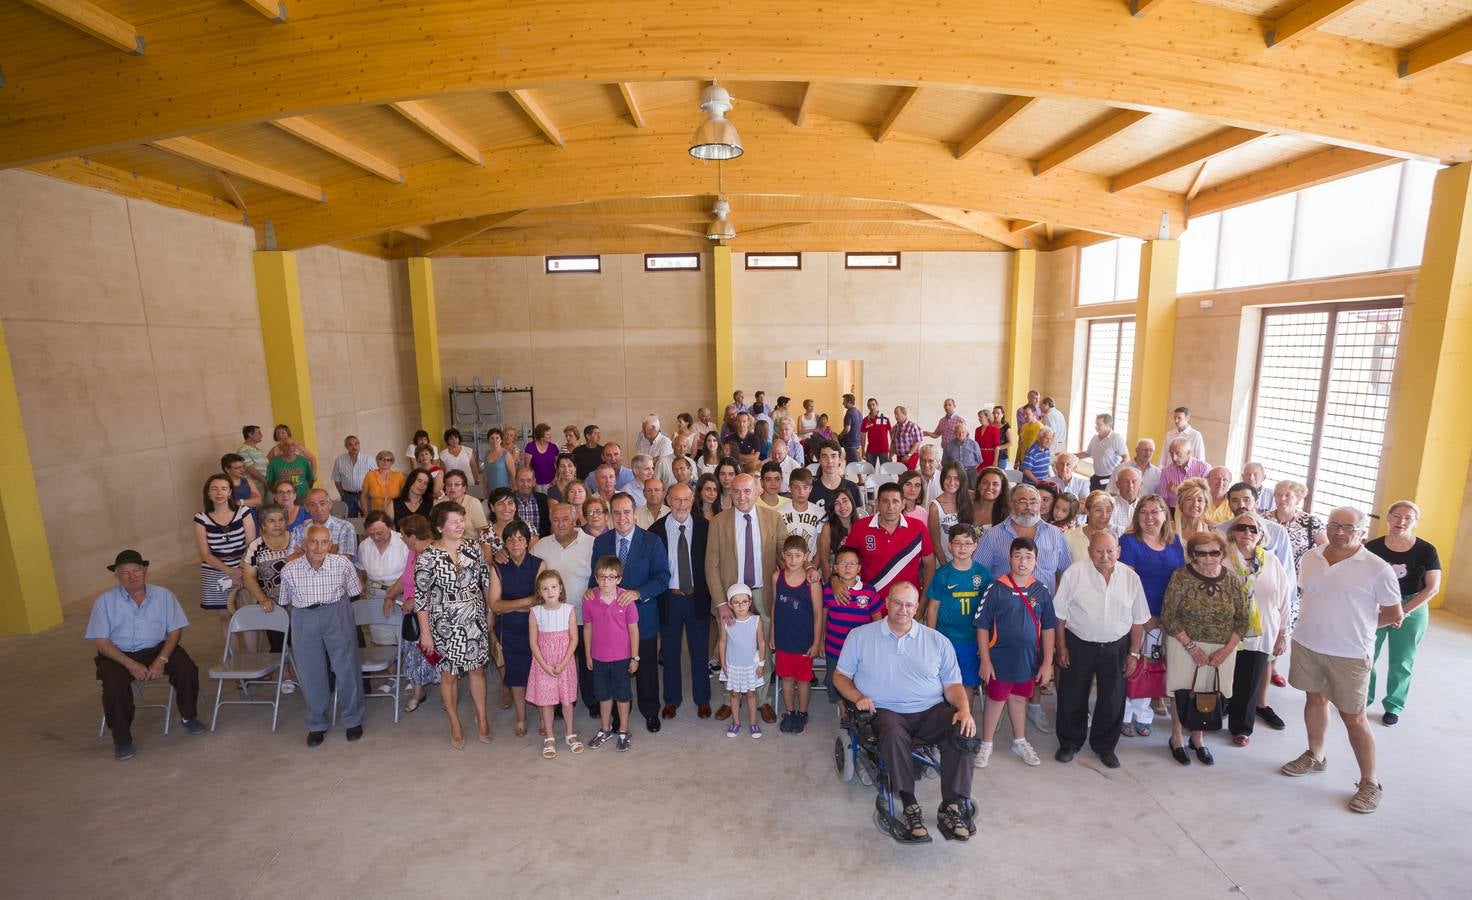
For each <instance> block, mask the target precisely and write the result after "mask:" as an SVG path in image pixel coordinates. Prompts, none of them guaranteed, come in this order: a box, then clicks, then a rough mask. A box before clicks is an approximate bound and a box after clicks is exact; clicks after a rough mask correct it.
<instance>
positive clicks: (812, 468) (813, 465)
mask: <svg viewBox="0 0 1472 900" xmlns="http://www.w3.org/2000/svg"><path fill="white" fill-rule="evenodd" d="M807 469H808V471H809V472H812V473H813V474H814V475H816V474H818V464H817V463H815V462H811V463H808V465H807Z"/></svg>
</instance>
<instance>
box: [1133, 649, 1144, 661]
mask: <svg viewBox="0 0 1472 900" xmlns="http://www.w3.org/2000/svg"><path fill="white" fill-rule="evenodd" d="M1130 656H1133V657H1134V658H1135V659H1144V658H1145V654H1143V653H1141V652H1139V651H1138V650H1136V651H1135V652H1133V653H1131V654H1130Z"/></svg>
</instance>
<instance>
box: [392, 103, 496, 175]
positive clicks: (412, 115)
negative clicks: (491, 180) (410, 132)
mask: <svg viewBox="0 0 1472 900" xmlns="http://www.w3.org/2000/svg"><path fill="white" fill-rule="evenodd" d="M389 105H390V106H392V107H393V108H394V111H395V112H397V113H398V114H399V115H401V116H403V117H404V118H406V119H408V120H409V121H410V122H413V123H414V124H415V125H417V126H419V128H420V130H421V131H423V132H424V133H425V134H427V135H429V136H430V137H432V138H434V139H435V140H437V141H439V142H440V143H441V144H444V145H445V146H446V147H449V148H450V149H451V150H453V151H455V152H456V153H457V154H459V155H460V157H461V158H462V159H464V160H465V161H466V162H468V163H471V164H473V165H477V166H483V165H485V162H486V158H485V156H483V155H482V154H481V152H480V149H479V148H477V147H476V146H475V145H474V144H472V143H471V142H470V139H469V138H466V137H465V136H464V135H462V134H460V132H458V131H456V130H455V129H453V128H451V127H450V126H448V125H446V124H445V123H444V122H443V121H441V120H440V117H439V116H436V115H435V114H434V113H432V112H430V111H429V110H428V109H427V108H425V106H424V104H423V103H419V102H417V101H414V100H405V101H403V102H401V103H390V104H389Z"/></svg>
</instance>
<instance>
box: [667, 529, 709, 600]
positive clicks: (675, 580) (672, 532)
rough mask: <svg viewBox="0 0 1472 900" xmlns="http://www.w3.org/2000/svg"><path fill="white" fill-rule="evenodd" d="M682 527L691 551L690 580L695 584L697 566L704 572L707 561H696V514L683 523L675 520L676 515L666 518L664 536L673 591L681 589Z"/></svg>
mask: <svg viewBox="0 0 1472 900" xmlns="http://www.w3.org/2000/svg"><path fill="white" fill-rule="evenodd" d="M681 526H684V528H685V542H686V544H687V545H688V546H689V550H690V578H691V581H692V583H693V582H694V579H695V572H696V566H697V565H699V566H700V567H701V571H703V570H704V566H705V560H703V559H702V560H699V561H698V563H697V561H696V559H695V516H694V514H691V515H689V516H687V517H686V518H685V521H683V522H681V521H678V520H677V519H676V518H675V515H674V513H670V515H669V516H668V517H666V518H665V520H664V536H665V542H664V543H665V549H666V550H668V551H669V553H668V556H669V561H670V590H672V591H678V590H679V589H680V527H681Z"/></svg>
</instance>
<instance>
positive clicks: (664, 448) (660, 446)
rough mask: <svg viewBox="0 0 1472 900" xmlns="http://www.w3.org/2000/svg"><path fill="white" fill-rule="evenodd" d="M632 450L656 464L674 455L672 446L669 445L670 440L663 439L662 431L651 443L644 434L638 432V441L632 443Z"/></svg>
mask: <svg viewBox="0 0 1472 900" xmlns="http://www.w3.org/2000/svg"><path fill="white" fill-rule="evenodd" d="M634 450H635V452H637V453H642V454H644V455H645V456H647V457H649V458H650V459H652V460H654V461H655V462H658V461H659V460H660V459H661V458H663V457H666V456H674V455H675V447H674V445H673V444H672V443H670V439H669V438H667V437H665V434H664V432H662V431H661V432H659V433H657V434H656V435H655V436H654V440H652V441H651V440H649V439H648V438H646V437H645V436H644V432H642V431H641V432H639V439H638V440H636V441H634Z"/></svg>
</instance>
